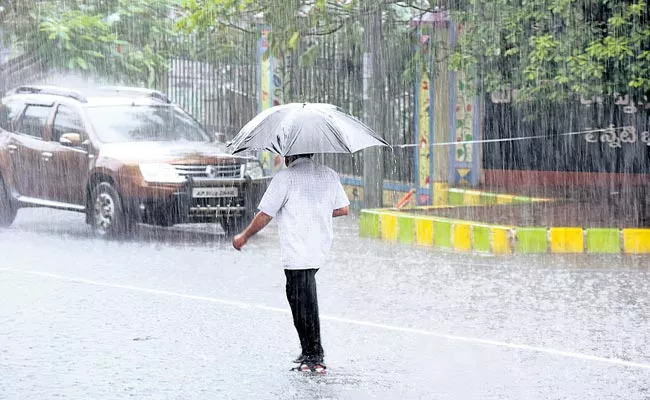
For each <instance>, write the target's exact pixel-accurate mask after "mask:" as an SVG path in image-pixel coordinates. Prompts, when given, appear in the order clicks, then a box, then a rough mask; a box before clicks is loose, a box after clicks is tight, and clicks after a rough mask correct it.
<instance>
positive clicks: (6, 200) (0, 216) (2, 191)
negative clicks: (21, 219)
mask: <svg viewBox="0 0 650 400" xmlns="http://www.w3.org/2000/svg"><path fill="white" fill-rule="evenodd" d="M17 212H18V210H17V208H16V206H15V205H14V204H13V202H12V201H11V196H10V195H9V190H8V189H7V187H6V186H5V183H4V181H3V180H2V178H0V228H6V227H8V226H11V224H13V222H14V220H15V219H16V213H17Z"/></svg>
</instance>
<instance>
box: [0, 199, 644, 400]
mask: <svg viewBox="0 0 650 400" xmlns="http://www.w3.org/2000/svg"><path fill="white" fill-rule="evenodd" d="M356 226H357V223H356V221H355V220H354V219H352V218H349V219H347V220H345V219H344V220H337V223H336V226H335V229H336V233H337V238H336V241H335V245H334V254H333V257H332V260H331V262H330V263H329V264H328V265H326V266H324V267H323V268H322V271H321V273H319V276H318V279H319V280H318V284H319V296H320V299H319V300H320V308H321V313H322V315H323V321H322V329H323V340H324V345H325V350H326V361H327V362H328V365H329V367H330V371H329V373H328V375H326V376H323V377H311V376H309V377H307V376H300V375H297V374H296V373H292V372H290V371H289V368H290V367H291V366H292V364H291V362H290V361H291V359H292V358H293V357H294V356H295V355H296V354H297V352H298V343H297V338H296V335H295V332H294V330H293V326H292V323H291V318H290V315H289V313H288V307H287V305H286V299H285V298H284V280H283V279H284V275H283V274H282V272H281V270H280V267H279V265H278V259H279V252H278V246H277V231H276V230H275V227H274V226H271V229H269V230H268V231H266V232H263V233H262V234H261V235H260V236H259V237H257V238H254V239H253V240H252V241H251V243H250V244H249V247H248V248H246V249H245V251H244V252H242V253H238V252H236V251H234V250H232V248H231V247H230V244H229V242H227V241H226V240H224V239H223V237H222V236H221V234H220V231H219V229H218V228H214V227H211V226H206V227H201V229H189V230H188V229H187V228H184V229H180V228H179V229H175V230H171V231H170V230H164V229H151V228H147V227H145V228H142V229H141V230H140V232H139V234H138V236H137V237H136V238H134V239H133V240H129V241H122V242H105V241H102V240H96V239H93V238H92V237H91V236H90V232H89V230H88V229H87V228H86V227H85V226H84V224H83V218H82V217H80V216H79V215H76V214H67V213H57V212H52V211H43V210H21V212H20V213H19V217H18V219H17V221H16V224H15V225H14V226H13V227H12V228H10V229H5V230H0V255H1V257H2V258H1V261H0V376H2V377H3V378H2V379H1V380H0V398H2V399H5V398H6V399H46V398H47V399H49V398H54V397H64V396H65V397H67V398H74V399H88V398H102V399H112V398H127V397H132V398H151V399H167V398H169V399H172V398H173V399H180V398H192V399H241V398H255V399H304V398H308V399H366V398H373V399H375V398H381V399H395V398H401V399H647V398H650V346H649V345H648V344H647V332H648V331H650V329H649V328H650V322H649V319H648V318H649V317H648V313H647V310H648V309H649V306H650V304H649V303H650V279H649V278H650V270H649V268H648V267H647V265H648V262H647V260H648V259H647V258H645V259H644V258H642V257H627V256H607V257H594V256H587V255H580V256H566V257H557V256H555V257H549V256H547V255H544V256H538V257H533V256H526V257H506V258H500V257H488V256H485V257H483V256H472V255H459V254H452V253H445V252H439V251H432V250H428V249H419V248H414V247H408V246H401V245H395V246H391V245H387V244H386V243H381V242H375V241H371V240H365V239H359V238H358V237H357V229H356Z"/></svg>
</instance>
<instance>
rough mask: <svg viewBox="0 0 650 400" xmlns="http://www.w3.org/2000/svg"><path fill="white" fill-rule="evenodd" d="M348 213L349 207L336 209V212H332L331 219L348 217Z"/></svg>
mask: <svg viewBox="0 0 650 400" xmlns="http://www.w3.org/2000/svg"><path fill="white" fill-rule="evenodd" d="M349 213H350V207H349V206H345V207H343V208H337V209H336V210H334V211H332V217H334V218H336V217H342V216H344V215H348V214H349Z"/></svg>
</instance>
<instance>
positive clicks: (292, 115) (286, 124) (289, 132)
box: [228, 103, 388, 157]
mask: <svg viewBox="0 0 650 400" xmlns="http://www.w3.org/2000/svg"><path fill="white" fill-rule="evenodd" d="M387 145H388V143H386V141H385V140H384V139H382V138H381V137H379V135H377V134H376V133H375V132H373V130H372V129H370V128H369V127H368V126H366V125H365V124H364V123H362V122H361V121H359V120H358V119H356V118H354V117H352V116H350V115H348V114H345V113H344V112H342V111H341V110H339V109H338V108H337V107H336V106H334V105H331V104H322V103H292V104H285V105H281V106H276V107H271V108H269V109H267V110H265V111H263V112H261V113H259V114H258V115H257V116H256V117H255V118H253V119H252V120H251V121H250V122H248V123H247V124H246V125H245V126H244V127H243V128H242V129H241V130H240V131H239V133H238V134H237V136H235V138H234V139H233V140H232V142H231V143H230V144H229V145H228V147H229V148H230V151H231V152H232V153H233V154H236V153H240V152H243V151H247V150H268V151H271V152H273V153H276V154H279V155H281V156H283V157H285V156H291V155H297V154H310V153H355V152H357V151H359V150H362V149H365V148H367V147H371V146H387Z"/></svg>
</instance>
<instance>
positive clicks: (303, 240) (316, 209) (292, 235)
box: [258, 158, 350, 269]
mask: <svg viewBox="0 0 650 400" xmlns="http://www.w3.org/2000/svg"><path fill="white" fill-rule="evenodd" d="M348 205H350V201H349V200H348V197H347V195H346V194H345V191H344V190H343V186H342V185H341V180H340V178H339V176H338V174H337V173H336V172H335V171H333V170H332V169H330V168H328V167H325V166H323V165H318V164H316V163H315V162H314V161H313V160H311V159H308V158H299V159H297V160H295V161H294V162H293V163H291V165H289V167H288V168H286V169H283V170H281V171H280V172H278V173H277V174H276V175H275V176H274V177H273V179H272V180H271V183H270V184H269V187H268V189H267V190H266V193H264V196H263V197H262V201H260V205H259V207H258V209H259V210H260V211H262V212H263V213H265V214H267V215H269V216H271V217H273V218H275V219H277V221H278V227H279V230H280V251H281V254H282V265H283V267H284V268H285V269H309V268H319V267H320V266H321V265H322V264H323V263H324V262H325V260H326V258H327V255H328V254H329V251H330V248H331V247H332V239H333V237H334V232H333V230H332V211H334V210H336V209H339V208H343V207H346V206H348Z"/></svg>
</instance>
